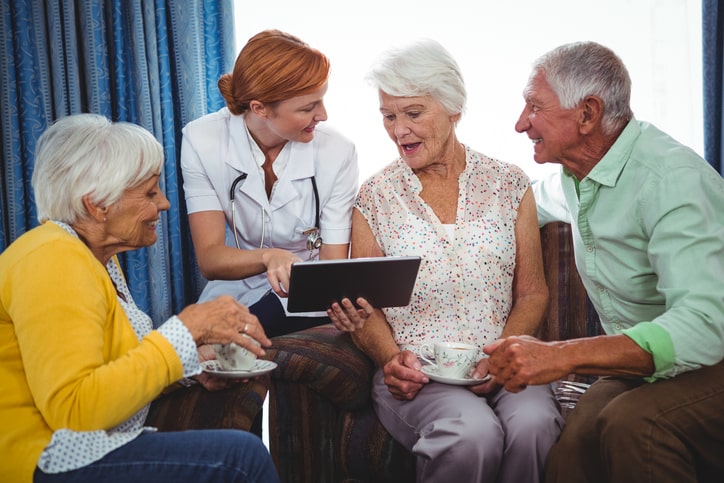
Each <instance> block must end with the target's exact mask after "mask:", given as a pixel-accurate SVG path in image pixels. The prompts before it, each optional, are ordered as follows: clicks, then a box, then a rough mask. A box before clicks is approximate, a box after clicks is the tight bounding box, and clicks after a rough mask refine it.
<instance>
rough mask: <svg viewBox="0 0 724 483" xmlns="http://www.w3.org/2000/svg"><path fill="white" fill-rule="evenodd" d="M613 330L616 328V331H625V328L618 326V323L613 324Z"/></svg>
mask: <svg viewBox="0 0 724 483" xmlns="http://www.w3.org/2000/svg"><path fill="white" fill-rule="evenodd" d="M613 328H614V329H615V330H622V329H623V327H621V324H618V323H616V324H613Z"/></svg>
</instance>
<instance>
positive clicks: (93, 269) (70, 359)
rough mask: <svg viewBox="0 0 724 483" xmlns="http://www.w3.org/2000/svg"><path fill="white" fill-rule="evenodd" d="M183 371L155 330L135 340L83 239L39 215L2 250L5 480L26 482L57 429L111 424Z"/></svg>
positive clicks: (0, 460) (1, 462)
mask: <svg viewBox="0 0 724 483" xmlns="http://www.w3.org/2000/svg"><path fill="white" fill-rule="evenodd" d="M116 263H117V260H116ZM182 376H183V369H182V366H181V361H180V359H179V357H178V355H177V354H176V352H175V351H174V349H173V347H172V346H171V344H170V343H169V342H168V341H167V340H166V339H165V338H164V337H163V336H162V335H161V334H160V333H159V332H157V331H151V332H150V333H149V334H148V335H147V336H146V337H145V338H144V339H143V340H142V341H141V342H139V341H138V338H137V337H136V334H135V333H134V332H133V328H132V327H131V323H130V322H129V320H128V317H127V316H126V313H125V311H124V310H123V308H122V307H121V305H120V303H119V302H118V299H117V297H116V291H115V288H114V286H113V283H112V282H111V279H110V276H109V275H108V273H107V271H106V269H105V267H104V266H103V265H102V264H101V263H100V262H99V261H98V259H96V258H95V257H94V256H93V254H92V253H91V251H90V250H89V249H88V247H87V246H86V245H85V244H84V243H83V242H82V241H80V240H79V239H77V238H76V237H74V236H72V235H70V234H68V233H67V232H66V231H64V230H63V229H62V228H61V227H59V226H57V225H56V224H54V223H45V224H44V225H42V226H40V227H37V228H35V229H33V230H30V231H29V232H27V233H25V234H24V235H22V236H21V237H20V238H18V239H17V240H16V241H15V242H14V243H13V244H11V245H10V246H9V247H8V248H7V249H6V250H5V251H4V252H3V253H2V254H0V475H2V479H3V481H8V482H13V483H14V482H26V481H27V482H30V481H32V477H33V472H34V471H35V467H36V464H37V461H38V458H39V456H40V454H41V453H42V451H43V449H44V448H45V446H46V445H47V444H48V443H49V442H50V438H51V436H52V434H53V431H55V430H57V429H61V428H67V429H72V430H75V431H94V430H99V429H105V430H108V429H111V428H113V427H115V426H117V425H118V424H120V423H122V422H123V421H125V420H126V419H128V418H130V417H131V416H132V415H133V414H135V413H136V412H137V411H138V410H139V409H141V408H142V407H143V406H145V405H146V404H148V403H149V402H150V401H151V400H153V399H154V398H155V397H156V396H157V395H158V394H160V393H161V391H162V390H163V389H164V388H166V387H167V386H168V385H170V384H172V383H173V382H175V381H177V380H179V379H181V377H182Z"/></svg>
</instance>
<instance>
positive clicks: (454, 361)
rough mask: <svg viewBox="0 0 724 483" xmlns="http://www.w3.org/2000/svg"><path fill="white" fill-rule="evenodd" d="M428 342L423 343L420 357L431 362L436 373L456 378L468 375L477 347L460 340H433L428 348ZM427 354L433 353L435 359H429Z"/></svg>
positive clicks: (476, 356) (475, 359)
mask: <svg viewBox="0 0 724 483" xmlns="http://www.w3.org/2000/svg"><path fill="white" fill-rule="evenodd" d="M430 349H431V347H430V344H423V346H422V351H421V353H420V357H421V358H422V360H424V361H425V362H427V363H428V364H431V365H432V366H433V367H435V369H436V370H437V373H438V374H439V375H441V376H443V377H454V378H457V379H462V378H466V377H468V376H469V373H470V369H472V367H473V364H474V363H475V362H476V361H477V359H478V347H477V346H474V345H471V344H465V343H462V342H435V343H434V344H433V345H432V351H431V350H430ZM425 353H427V354H430V353H432V354H434V355H435V360H434V361H431V360H430V359H428V357H429V356H428V357H426V356H425Z"/></svg>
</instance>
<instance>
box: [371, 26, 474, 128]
mask: <svg viewBox="0 0 724 483" xmlns="http://www.w3.org/2000/svg"><path fill="white" fill-rule="evenodd" d="M367 79H368V80H369V81H370V83H371V84H372V85H373V86H374V87H376V88H377V89H379V90H381V91H383V92H385V93H386V94H389V95H391V96H398V97H418V96H426V95H430V96H432V98H433V99H435V100H436V101H437V102H439V103H440V105H442V107H443V108H444V109H445V111H446V112H447V113H448V114H450V115H454V114H462V113H463V112H464V110H465V103H466V100H467V91H466V89H465V82H464V81H463V75H462V72H461V71H460V67H459V66H458V64H457V62H456V61H455V59H453V57H452V56H451V55H450V53H449V52H448V51H447V50H445V48H444V47H443V46H442V45H440V43H438V42H437V41H435V40H431V39H421V40H418V41H416V42H413V43H411V44H409V45H407V46H403V47H398V48H394V49H391V50H388V51H387V52H386V53H384V54H382V55H381V56H380V58H379V59H378V60H377V62H376V63H375V64H374V65H373V66H372V69H371V70H370V72H369V74H368V75H367Z"/></svg>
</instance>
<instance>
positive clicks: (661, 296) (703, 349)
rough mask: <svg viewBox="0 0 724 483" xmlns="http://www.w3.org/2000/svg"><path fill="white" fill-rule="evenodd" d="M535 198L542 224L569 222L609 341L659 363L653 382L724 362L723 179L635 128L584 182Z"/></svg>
mask: <svg viewBox="0 0 724 483" xmlns="http://www.w3.org/2000/svg"><path fill="white" fill-rule="evenodd" d="M578 189H579V191H580V195H579V194H577V192H576V182H575V178H574V177H573V176H572V175H571V174H570V173H569V172H568V171H567V170H565V169H562V170H561V171H559V172H557V173H555V174H554V175H552V176H550V177H548V178H546V179H543V180H540V181H537V182H535V183H534V184H533V190H534V193H535V197H536V202H537V204H538V219H539V222H540V223H541V224H545V223H548V222H550V221H554V220H560V221H565V222H568V223H571V227H572V232H573V244H574V251H575V257H576V266H577V268H578V272H579V274H580V275H581V279H582V280H583V283H584V285H585V287H586V291H587V292H588V296H589V298H590V299H591V302H592V303H593V305H594V307H595V308H596V311H597V312H598V315H599V317H600V320H601V326H602V327H603V329H604V331H605V332H606V333H607V334H626V335H627V336H629V337H630V338H631V339H632V340H634V341H635V342H636V343H637V344H638V345H639V346H641V347H642V348H643V349H644V350H646V351H647V352H649V353H650V354H652V355H653V358H654V363H655V366H656V369H655V372H654V374H653V376H652V377H651V378H649V380H655V379H658V378H667V377H673V376H676V375H677V374H680V373H682V372H685V371H689V370H693V369H697V368H699V367H701V366H707V365H712V364H715V363H717V362H719V361H720V360H721V359H722V358H723V357H724V179H722V177H721V176H720V175H719V174H718V173H717V172H716V171H715V170H714V169H713V168H712V167H711V166H710V165H709V164H708V163H707V162H706V161H705V160H703V159H702V158H701V157H700V156H698V155H697V154H696V153H695V152H694V151H692V150H691V149H689V148H687V147H685V146H683V145H681V144H680V143H678V142H676V141H675V140H674V139H672V138H671V137H670V136H668V135H666V134H665V133H663V132H661V131H660V130H658V129H657V128H655V127H654V126H652V125H650V124H647V123H644V122H639V121H636V120H632V121H631V122H629V124H628V125H627V126H626V128H625V129H624V131H623V132H622V133H621V135H620V136H619V138H618V139H617V140H616V143H615V144H614V145H613V146H612V147H611V149H610V150H609V151H608V153H606V155H605V156H604V157H603V158H602V159H601V160H600V161H599V162H598V164H596V166H595V167H594V168H593V169H592V170H591V172H590V173H589V174H588V176H586V177H585V178H584V179H582V180H581V181H580V184H579V186H578Z"/></svg>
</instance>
